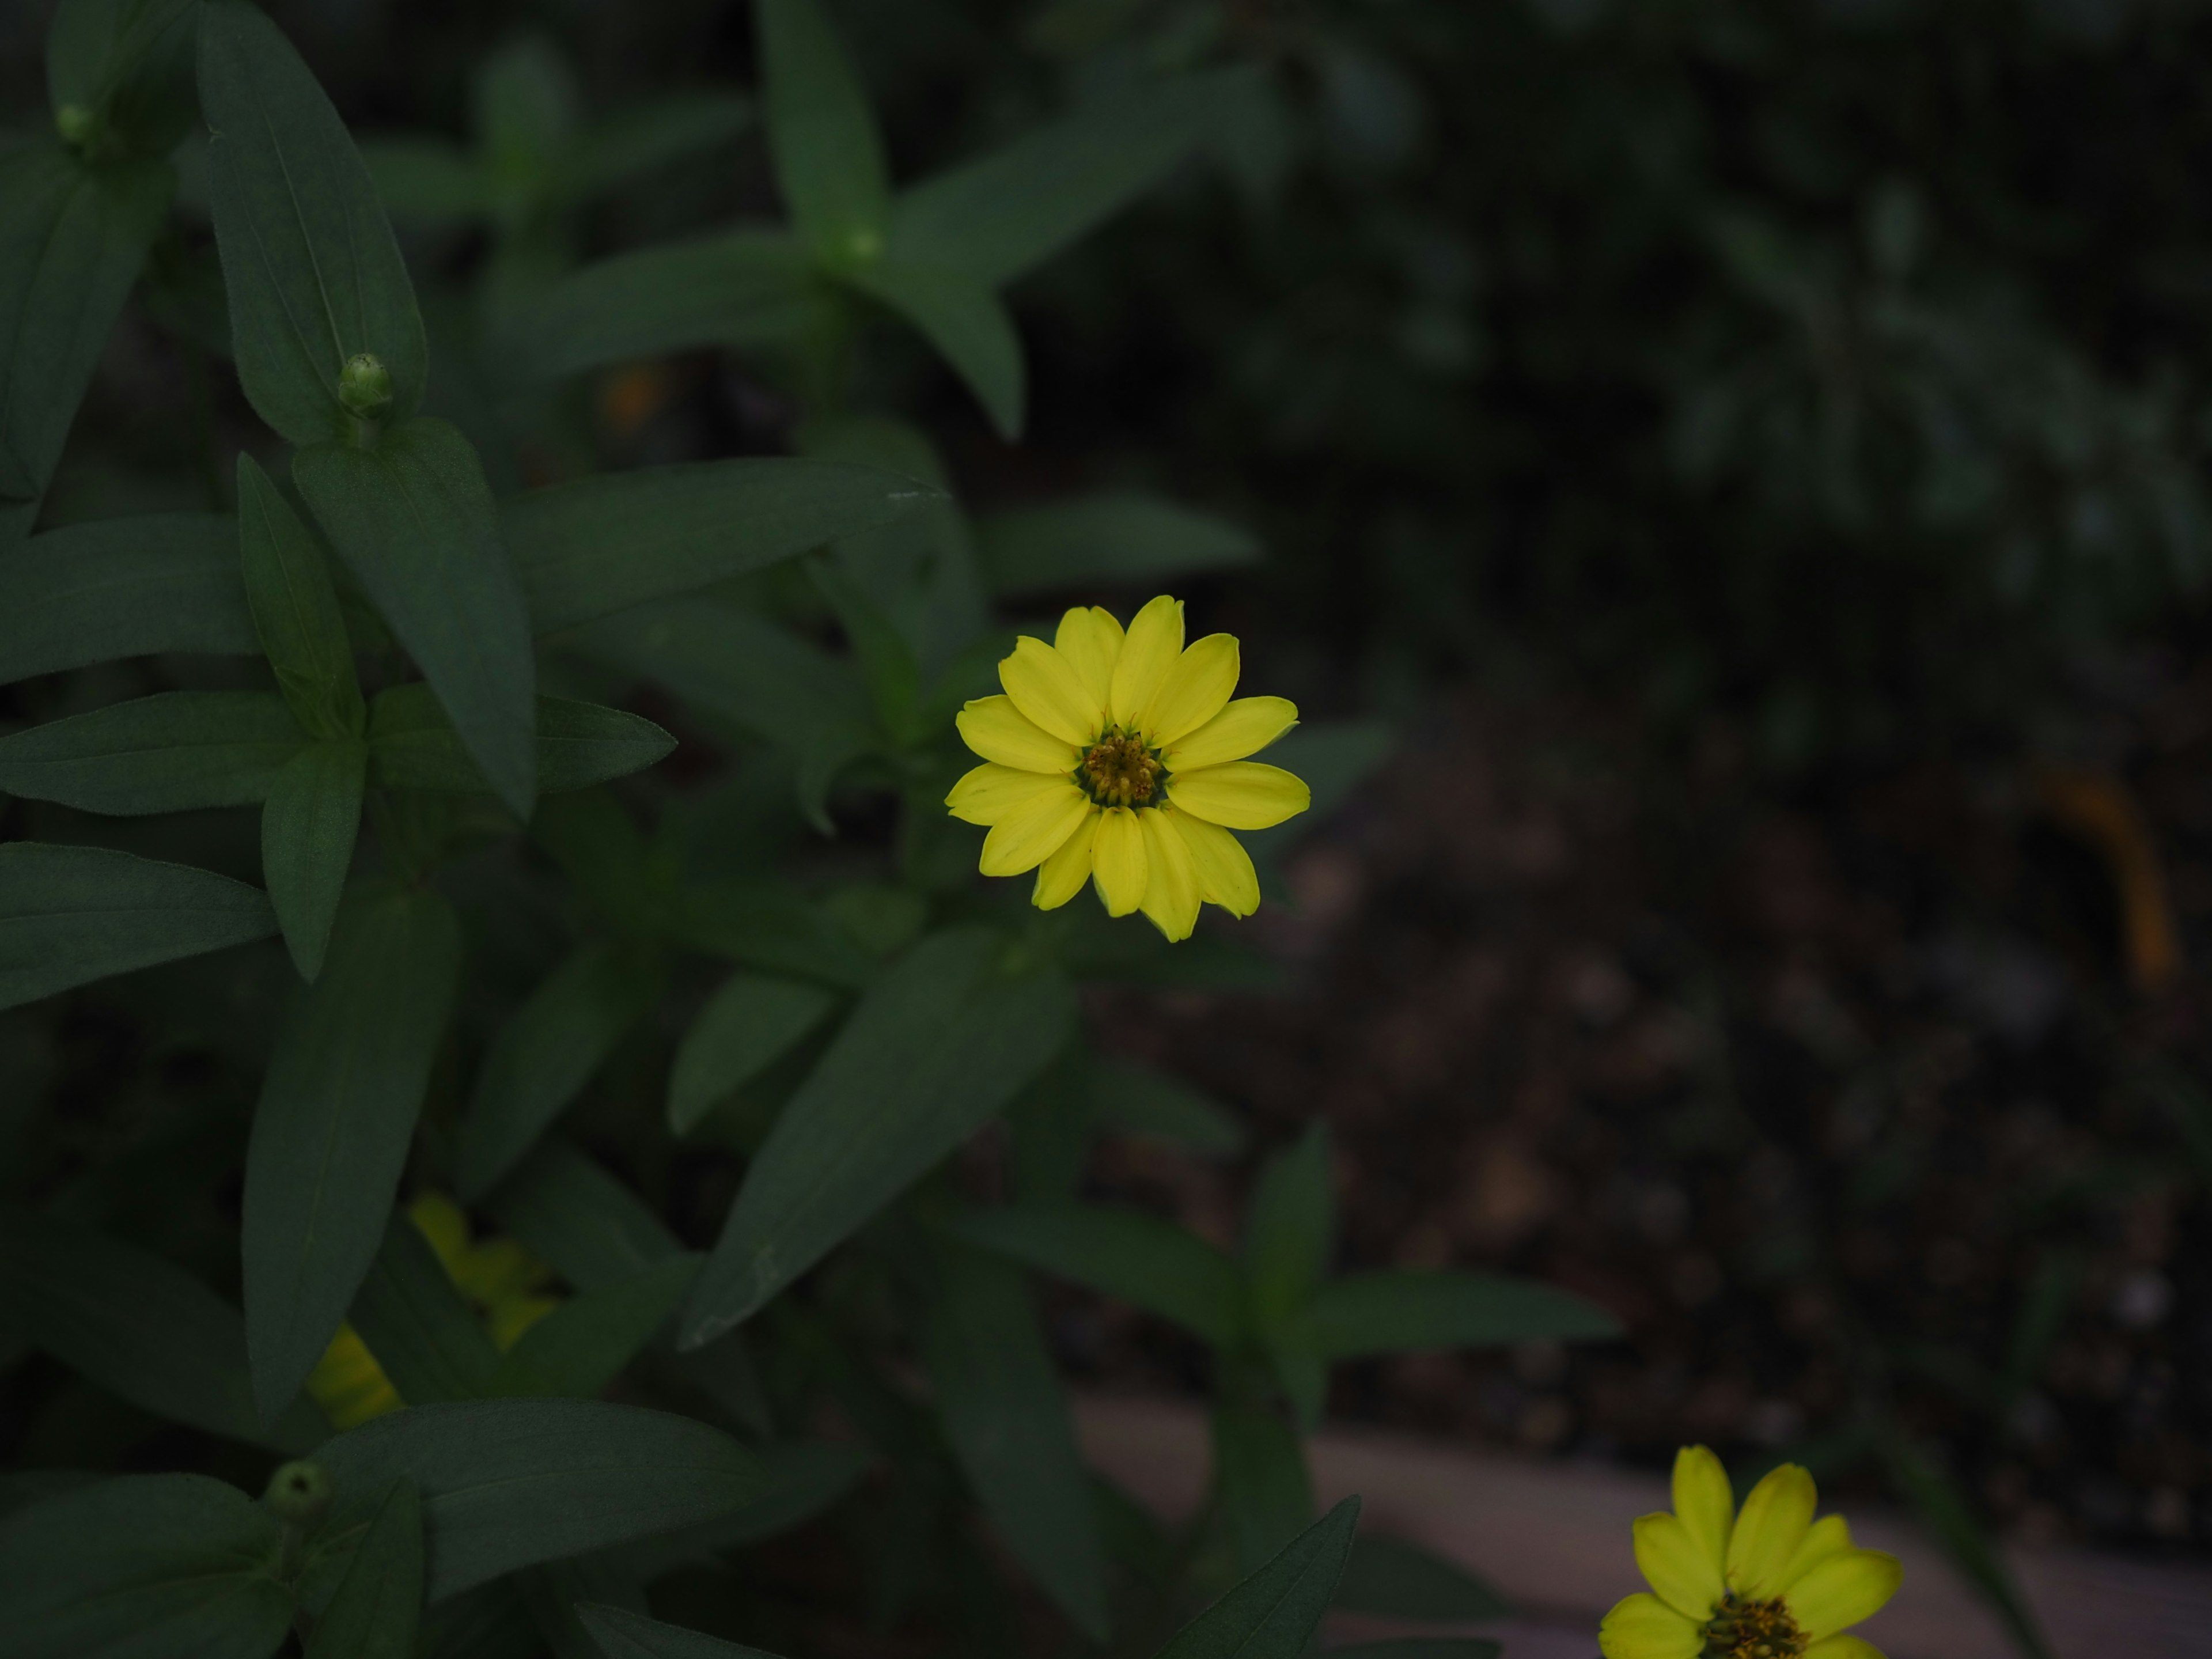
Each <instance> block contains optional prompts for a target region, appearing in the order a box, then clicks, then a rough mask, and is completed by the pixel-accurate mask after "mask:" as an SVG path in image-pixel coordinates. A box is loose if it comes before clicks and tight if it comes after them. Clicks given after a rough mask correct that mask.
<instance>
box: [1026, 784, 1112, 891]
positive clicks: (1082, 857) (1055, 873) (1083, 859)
mask: <svg viewBox="0 0 2212 1659" xmlns="http://www.w3.org/2000/svg"><path fill="white" fill-rule="evenodd" d="M1101 816H1102V814H1101V813H1100V812H1099V811H1098V809H1097V807H1095V806H1094V807H1092V808H1091V810H1090V811H1088V812H1085V814H1084V815H1083V822H1082V823H1079V824H1077V825H1076V826H1075V833H1074V834H1073V835H1072V836H1069V837H1068V838H1067V839H1066V841H1064V842H1060V851H1058V852H1057V853H1054V854H1053V855H1052V856H1051V857H1050V858H1048V859H1047V860H1045V861H1044V862H1043V863H1042V864H1040V865H1039V866H1037V873H1036V886H1035V887H1034V888H1032V889H1031V890H1030V903H1031V904H1034V905H1036V908H1038V909H1040V910H1057V909H1059V908H1060V906H1061V905H1063V904H1065V903H1066V902H1068V900H1070V899H1072V898H1073V897H1074V896H1076V895H1077V894H1078V893H1079V892H1081V891H1082V890H1083V884H1084V883H1085V882H1086V881H1088V880H1090V879H1091V843H1092V842H1095V841H1096V840H1097V838H1098V820H1099V818H1100V817H1101Z"/></svg>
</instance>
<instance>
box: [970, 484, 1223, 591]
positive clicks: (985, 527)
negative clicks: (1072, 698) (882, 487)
mask: <svg viewBox="0 0 2212 1659" xmlns="http://www.w3.org/2000/svg"><path fill="white" fill-rule="evenodd" d="M975 538H976V544H977V548H978V550H979V551H980V552H981V556H982V561H983V569H984V571H985V573H986V574H987V577H988V578H989V580H990V584H991V588H992V591H993V592H996V593H1000V594H1003V595H1006V596H1007V597H1010V598H1026V597H1028V596H1030V595H1032V594H1037V593H1056V592H1060V591H1062V590H1063V589H1066V588H1071V587H1090V586H1097V584H1098V583H1100V582H1114V583H1127V584H1128V585H1130V586H1140V585H1146V584H1152V583H1158V582H1162V581H1166V580H1170V579H1171V578H1175V577H1180V576H1194V575H1200V574H1205V573H1206V572H1210V571H1215V570H1233V569H1236V568H1239V567H1241V566H1244V565H1252V564H1257V563H1258V562H1260V558H1261V551H1260V544H1259V543H1258V542H1257V541H1256V540H1255V539H1254V538H1253V537H1252V535H1251V534H1250V532H1248V531H1246V530H1244V529H1243V528H1242V527H1241V526H1237V525H1233V524H1231V523H1230V522H1229V521H1228V520H1225V519H1217V518H1214V517H1212V515H1210V514H1208V513H1196V512H1193V511H1192V510H1191V509H1190V508H1188V507H1178V506H1177V505H1176V503H1175V502H1173V501H1167V500H1164V499H1163V498H1162V497H1160V496H1158V495H1148V494H1146V493H1145V492H1143V491H1141V490H1134V489H1120V490H1110V491H1108V492H1105V493H1103V494H1100V495H1080V496H1078V497H1076V498H1075V499H1074V500H1073V501H1054V502H1053V503H1052V504H1051V505H1049V506H1046V507H1014V508H1012V509H1010V510H1009V511H1006V512H1004V513H992V514H990V515H988V516H987V517H986V518H984V519H982V520H980V521H978V523H977V524H976V526H975Z"/></svg>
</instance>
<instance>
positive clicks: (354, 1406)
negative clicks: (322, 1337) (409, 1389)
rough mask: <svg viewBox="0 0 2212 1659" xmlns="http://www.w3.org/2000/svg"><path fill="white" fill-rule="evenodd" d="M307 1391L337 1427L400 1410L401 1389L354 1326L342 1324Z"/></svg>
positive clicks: (401, 1402) (312, 1377)
mask: <svg viewBox="0 0 2212 1659" xmlns="http://www.w3.org/2000/svg"><path fill="white" fill-rule="evenodd" d="M307 1393H308V1395H309V1396H310V1397H311V1398H312V1399H313V1401H314V1402H315V1403H316V1404H317V1405H318V1406H319V1407H322V1408H323V1415H324V1416H325V1417H327V1418H329V1419H330V1420H331V1427H332V1428H335V1429H350V1428H353V1427H355V1426H356V1425H358V1424H362V1423H366V1422H368V1419H370V1418H372V1417H381V1416H383V1415H384V1414H385V1413H386V1412H396V1411H398V1409H399V1408H400V1407H401V1405H402V1404H403V1403H404V1402H403V1401H401V1400H400V1398H399V1390H398V1389H395V1388H393V1387H392V1381H391V1379H390V1378H389V1377H387V1376H385V1374H384V1368H383V1367H382V1366H381V1365H380V1364H377V1363H376V1356H375V1355H374V1354H373V1353H371V1352H369V1351H368V1344H367V1343H365V1342H363V1341H362V1340H361V1333H360V1332H358V1331H356V1330H355V1329H354V1328H353V1327H352V1326H350V1325H341V1326H339V1327H338V1334H337V1335H336V1336H334V1337H332V1338H331V1346H329V1347H327V1348H325V1349H324V1350H323V1357H322V1358H320V1359H319V1360H317V1361H316V1362H315V1369H314V1370H313V1371H312V1372H311V1373H309V1375H308V1377H307Z"/></svg>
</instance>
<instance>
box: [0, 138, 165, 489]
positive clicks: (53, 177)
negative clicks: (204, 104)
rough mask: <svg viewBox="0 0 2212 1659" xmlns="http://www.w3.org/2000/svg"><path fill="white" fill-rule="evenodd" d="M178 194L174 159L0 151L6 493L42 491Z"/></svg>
mask: <svg viewBox="0 0 2212 1659" xmlns="http://www.w3.org/2000/svg"><path fill="white" fill-rule="evenodd" d="M175 189H176V175H175V173H173V171H172V170H171V169H170V167H169V165H168V163H167V162H166V161H140V162H132V163H128V164H123V165H117V166H109V167H87V166H85V165H84V164H83V163H82V162H81V161H78V160H77V158H76V156H74V155H70V154H69V153H68V152H67V151H65V150H63V149H58V148H52V147H50V146H48V145H46V144H43V143H27V144H24V145H22V146H21V147H20V148H17V149H10V150H7V151H5V152H0V498H13V499H15V500H19V501H35V500H36V499H38V497H40V495H44V494H45V493H46V484H47V482H48V481H49V480H50V479H51V478H52V477H53V471H54V464H55V462H57V461H58V460H59V459H61V453H62V442H63V440H64V439H65V438H66V437H68V435H69V429H70V422H71V421H72V420H73V419H75V418H76V406H77V404H79V403H81V402H82V401H83V398H84V391H85V387H86V386H88V385H89V384H91V381H92V371H93V369H94V367H95V366H96V365H97V364H98V362H100V353H101V352H102V351H103V350H104V349H106V345H107V337H108V335H109V333H110V332H111V331H112V330H113V328H114V326H115V319H116V317H117V315H118V313H120V312H121V311H122V309H123V302H124V301H125V299H126V298H127V297H128V296H129V295H130V293H131V284H132V283H135V282H136V281H137V279H138V271H139V268H140V267H141V266H143V264H145V263H146V250H147V249H148V248H149V247H150V246H152V245H153V241H154V237H155V234H156V233H157V232H158V231H159V230H160V229H161V221H162V219H163V217H164V216H166V215H167V212H168V210H169V197H171V195H172V194H173V193H174V191H175Z"/></svg>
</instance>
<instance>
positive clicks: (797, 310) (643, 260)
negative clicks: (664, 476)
mask: <svg viewBox="0 0 2212 1659" xmlns="http://www.w3.org/2000/svg"><path fill="white" fill-rule="evenodd" d="M832 297H833V296H832V295H830V294H829V291H828V290H827V289H825V288H824V287H823V285H822V284H821V283H819V281H818V280H817V278H816V276H814V262H813V260H812V259H811V258H810V257H809V255H808V253H807V251H806V249H805V246H804V245H803V244H802V243H801V242H800V241H799V239H798V238H797V237H795V236H793V235H792V234H790V233H789V232H788V231H782V230H735V231H727V232H725V233H723V234H720V235H717V236H710V237H705V238H702V239H701V240H697V241H690V242H677V243H674V244H671V245H670V246H663V247H650V248H644V249H641V250H640V251H639V252H635V253H624V254H620V255H617V257H616V258H611V259H602V260H600V261H599V263H598V264H589V265H586V266H585V267H584V268H583V269H582V270H578V271H574V272H572V273H571V274H570V275H568V276H564V277H562V279H561V280H560V281H559V282H557V283H554V284H553V285H552V287H551V288H550V289H547V290H546V292H545V293H544V295H541V296H539V297H538V300H537V301H536V302H535V303H534V304H532V306H531V307H530V309H529V312H528V314H527V316H526V318H525V319H524V320H523V321H522V323H520V325H517V326H516V327H515V328H514V329H513V331H512V332H511V333H510V335H509V336H508V339H509V341H510V343H511V346H512V349H513V353H514V357H515V365H516V368H517V369H518V370H519V371H520V372H522V373H525V374H529V375H531V376H532V377H534V378H536V379H538V380H558V379H560V378H561V377H562V376H563V375H567V374H576V373H577V372H579V371H580V370H582V369H587V368H605V367H606V366H608V365H610V364H613V363H625V362H635V361H637V360H638V359H640V358H644V357H659V356H666V355H667V354H669V353H670V352H675V351H696V350H699V349H702V348H704V347H713V346H752V347H762V346H774V345H780V344H784V343H788V342H792V341H795V340H798V339H799V338H801V337H804V336H805V334H806V333H807V332H808V331H810V330H811V329H812V328H813V327H814V326H815V325H816V324H817V320H818V319H819V318H820V316H821V314H822V311H823V307H824V305H825V304H827V303H828V302H829V300H830V299H831V298H832Z"/></svg>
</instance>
